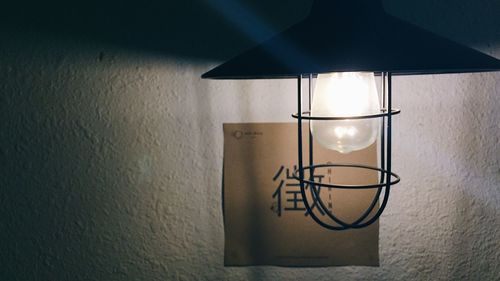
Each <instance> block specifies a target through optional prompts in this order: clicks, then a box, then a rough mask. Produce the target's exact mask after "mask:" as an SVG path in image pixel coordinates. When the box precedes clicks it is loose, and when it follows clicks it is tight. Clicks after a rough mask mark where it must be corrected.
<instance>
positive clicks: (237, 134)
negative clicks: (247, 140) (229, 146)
mask: <svg viewBox="0 0 500 281" xmlns="http://www.w3.org/2000/svg"><path fill="white" fill-rule="evenodd" d="M233 137H234V138H235V139H237V140H239V139H241V138H242V137H243V132H242V131H240V130H236V131H233Z"/></svg>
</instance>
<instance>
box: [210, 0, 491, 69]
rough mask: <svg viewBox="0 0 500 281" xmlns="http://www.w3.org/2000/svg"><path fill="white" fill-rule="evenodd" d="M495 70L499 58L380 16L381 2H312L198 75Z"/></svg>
mask: <svg viewBox="0 0 500 281" xmlns="http://www.w3.org/2000/svg"><path fill="white" fill-rule="evenodd" d="M497 70H500V60H498V59H496V58H493V57H491V56H488V55H486V54H483V53H481V52H479V51H476V50H474V49H472V48H469V47H466V46H463V45H460V44H458V43H455V42H453V41H450V40H448V39H445V38H443V37H440V36H438V35H435V34H433V33H431V32H429V31H426V30H424V29H422V28H419V27H417V26H415V25H412V24H409V23H407V22H404V21H401V20H399V19H397V18H395V17H393V16H391V15H388V14H387V13H385V11H384V9H383V7H382V3H381V0H344V1H342V0H331V1H328V0H317V1H315V3H314V4H313V7H312V9H311V12H310V14H309V16H308V17H307V18H306V19H305V20H303V21H302V22H300V23H298V24H296V25H294V26H292V27H290V28H289V29H287V30H286V31H284V32H282V33H280V34H278V35H276V36H274V37H273V38H271V39H269V40H268V41H266V42H264V43H262V44H260V45H258V46H256V47H254V48H252V49H250V50H248V51H246V52H244V53H242V54H240V55H238V56H236V57H235V58H233V59H231V60H229V61H227V62H225V63H223V64H221V65H219V66H218V67H216V68H214V69H212V70H210V71H209V72H207V73H205V74H203V76H202V77H203V78H213V79H259V78H266V79H270V78H296V77H297V76H299V75H306V74H317V73H326V72H351V71H368V72H376V73H378V72H390V73H392V74H393V75H412V74H439V73H465V72H484V71H497Z"/></svg>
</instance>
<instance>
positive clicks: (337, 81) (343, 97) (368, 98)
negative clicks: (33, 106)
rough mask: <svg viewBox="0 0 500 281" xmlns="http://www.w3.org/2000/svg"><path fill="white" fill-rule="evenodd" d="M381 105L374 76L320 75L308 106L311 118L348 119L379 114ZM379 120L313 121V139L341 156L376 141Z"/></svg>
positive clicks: (358, 73) (355, 74)
mask: <svg viewBox="0 0 500 281" xmlns="http://www.w3.org/2000/svg"><path fill="white" fill-rule="evenodd" d="M379 110H380V104H379V100H378V93H377V89H376V85H375V76H374V74H373V73H364V72H363V73H361V72H345V73H328V74H320V75H318V78H317V80H316V86H315V90H314V97H313V101H312V106H311V115H312V116H321V117H332V116H334V117H349V116H359V115H369V114H375V113H378V112H379ZM378 129H379V121H378V118H372V119H358V120H338V121H337V120H328V121H320V120H313V121H312V122H311V132H312V134H313V137H314V138H315V139H316V140H317V141H318V142H319V143H320V144H321V145H323V146H324V147H326V148H328V149H333V150H336V151H339V152H341V153H349V152H351V151H356V150H360V149H363V148H366V147H368V146H369V145H371V144H372V143H373V142H375V140H376V139H377V135H378Z"/></svg>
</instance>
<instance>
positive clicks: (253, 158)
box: [223, 123, 379, 266]
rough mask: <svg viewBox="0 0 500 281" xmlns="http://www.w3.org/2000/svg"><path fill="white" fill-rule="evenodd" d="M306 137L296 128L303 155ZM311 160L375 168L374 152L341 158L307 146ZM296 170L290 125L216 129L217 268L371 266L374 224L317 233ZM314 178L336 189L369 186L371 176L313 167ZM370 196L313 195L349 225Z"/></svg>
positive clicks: (373, 174)
mask: <svg viewBox="0 0 500 281" xmlns="http://www.w3.org/2000/svg"><path fill="white" fill-rule="evenodd" d="M307 135H308V127H307V124H306V123H304V128H303V140H304V144H305V146H304V147H305V149H304V150H308V149H307V147H308V145H307V144H308V143H307ZM307 159H308V155H307V153H304V161H305V163H304V165H309V164H308V162H307ZM314 161H315V163H327V162H335V163H360V164H366V165H372V166H377V150H376V145H375V144H374V145H371V146H370V147H368V148H366V149H364V150H361V151H356V152H352V153H349V154H341V153H338V152H335V151H332V150H328V149H325V148H322V147H321V145H319V144H317V143H315V144H314ZM296 163H297V124H296V123H247V124H224V179H223V192H224V194H223V196H224V197H223V198H224V206H223V208H224V232H225V254H224V264H225V265H226V266H244V265H278V266H342V265H365V266H378V264H379V258H378V229H379V226H378V222H375V223H374V224H372V225H370V226H368V227H366V228H362V229H354V230H352V229H351V230H344V231H332V230H328V229H325V228H323V227H321V226H319V225H318V224H317V223H315V222H314V221H313V220H312V219H311V217H310V215H309V214H308V213H307V212H306V210H305V208H304V203H303V201H302V196H301V193H300V187H299V185H298V181H296V180H295V179H293V178H292V172H293V169H294V165H296ZM314 176H315V180H316V181H322V182H330V183H337V184H339V183H342V184H369V183H376V182H377V173H376V172H371V171H370V172H367V171H364V170H360V169H347V168H335V169H333V168H321V169H317V170H316V171H315V174H314ZM375 192H376V190H371V189H370V190H342V189H328V188H321V189H320V196H321V198H322V200H323V202H324V204H325V205H327V207H328V209H329V210H330V211H332V212H333V213H334V214H335V215H337V216H338V217H339V218H340V219H343V220H344V221H346V222H349V223H352V222H353V221H355V220H356V219H357V218H358V217H359V216H361V214H363V213H364V212H365V210H366V209H367V208H368V206H369V205H370V203H371V201H372V200H373V196H374V195H375ZM309 202H311V203H312V200H311V198H309ZM375 209H376V208H375ZM319 210H320V209H319V208H315V207H314V205H313V211H315V213H317V214H318V216H319V217H320V218H321V219H322V220H324V221H325V222H328V223H332V221H331V220H330V219H329V218H328V217H327V215H325V214H322V213H320V212H319Z"/></svg>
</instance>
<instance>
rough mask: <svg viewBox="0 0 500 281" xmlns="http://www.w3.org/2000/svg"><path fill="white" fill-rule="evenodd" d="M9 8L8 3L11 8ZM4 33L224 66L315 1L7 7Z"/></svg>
mask: <svg viewBox="0 0 500 281" xmlns="http://www.w3.org/2000/svg"><path fill="white" fill-rule="evenodd" d="M5 2H7V3H5ZM5 2H3V3H2V7H1V9H0V10H1V11H0V26H1V27H2V28H4V29H7V30H8V29H15V30H21V31H22V30H28V31H31V32H48V33H50V34H52V35H56V36H59V37H64V38H66V37H69V38H76V39H82V38H83V39H88V40H91V41H97V42H101V43H104V44H112V45H117V46H120V47H122V48H133V49H139V50H144V51H147V52H156V53H158V54H163V55H168V56H172V57H184V58H191V59H208V60H212V61H213V60H222V59H227V58H228V57H231V56H234V55H236V54H237V53H239V52H241V50H242V49H246V48H248V47H250V46H252V45H254V44H256V42H260V41H262V40H264V39H266V38H267V37H269V36H271V35H272V34H274V33H275V32H277V31H279V30H282V29H284V28H286V27H287V26H289V25H291V24H293V23H295V22H296V21H297V20H298V19H300V18H301V17H304V16H306V15H307V12H308V10H309V6H310V4H311V0H293V1H287V8H286V9H284V8H283V5H282V2H281V1H265V0H259V1H255V0H238V1H234V0H186V1H163V0H152V1H138V0H125V1H118V0H111V1H92V0H91V1H71V2H68V1H13V0H12V1H9V0H8V1H5Z"/></svg>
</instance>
